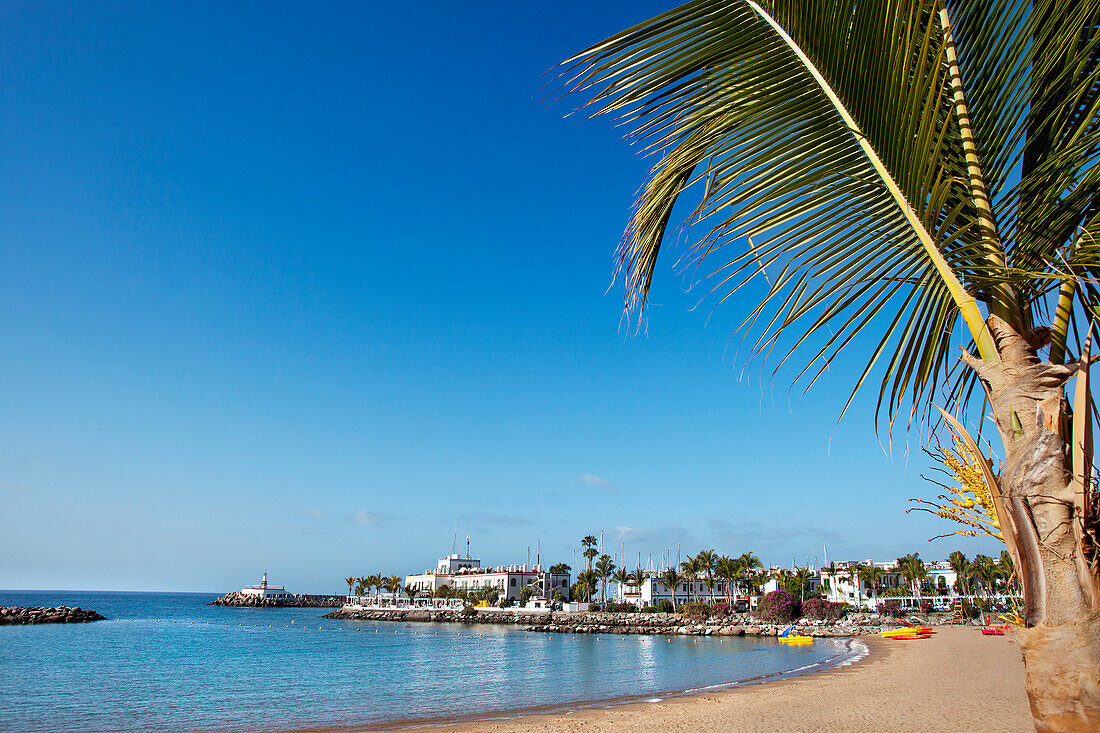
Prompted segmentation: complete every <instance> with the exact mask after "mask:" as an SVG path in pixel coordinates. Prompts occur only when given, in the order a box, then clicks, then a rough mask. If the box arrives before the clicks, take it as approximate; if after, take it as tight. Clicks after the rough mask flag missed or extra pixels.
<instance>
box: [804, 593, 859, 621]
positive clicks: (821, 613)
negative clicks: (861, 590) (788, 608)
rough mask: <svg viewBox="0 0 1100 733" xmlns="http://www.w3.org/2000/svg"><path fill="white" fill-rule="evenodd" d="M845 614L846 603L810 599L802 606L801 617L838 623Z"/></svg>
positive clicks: (846, 610)
mask: <svg viewBox="0 0 1100 733" xmlns="http://www.w3.org/2000/svg"><path fill="white" fill-rule="evenodd" d="M847 613H848V604H847V603H833V602H832V601H826V600H825V599H824V598H811V599H810V600H808V601H806V602H805V603H803V604H802V615H803V616H805V617H806V618H809V619H822V620H825V621H839V620H840V619H842V618H844V616H845V614H847Z"/></svg>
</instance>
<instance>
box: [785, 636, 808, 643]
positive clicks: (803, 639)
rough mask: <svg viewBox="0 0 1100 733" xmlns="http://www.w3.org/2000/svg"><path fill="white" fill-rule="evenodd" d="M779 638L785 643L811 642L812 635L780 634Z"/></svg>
mask: <svg viewBox="0 0 1100 733" xmlns="http://www.w3.org/2000/svg"><path fill="white" fill-rule="evenodd" d="M779 640H780V641H782V642H785V643H787V644H813V643H814V638H813V637H812V636H781V637H779Z"/></svg>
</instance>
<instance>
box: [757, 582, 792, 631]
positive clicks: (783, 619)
mask: <svg viewBox="0 0 1100 733" xmlns="http://www.w3.org/2000/svg"><path fill="white" fill-rule="evenodd" d="M799 611H800V608H799V602H798V598H796V597H795V596H794V595H792V594H791V593H788V592H787V591H785V590H773V591H772V592H771V593H767V594H765V595H764V597H763V598H761V599H760V604H759V605H758V606H757V607H756V612H755V614H754V615H755V616H756V617H757V618H759V619H761V620H762V621H766V622H768V623H773V624H786V623H790V622H791V621H794V620H795V619H796V618H798V614H799Z"/></svg>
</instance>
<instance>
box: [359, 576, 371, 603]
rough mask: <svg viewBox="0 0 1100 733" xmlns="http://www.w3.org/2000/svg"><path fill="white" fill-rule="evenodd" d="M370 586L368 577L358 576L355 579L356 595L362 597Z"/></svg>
mask: <svg viewBox="0 0 1100 733" xmlns="http://www.w3.org/2000/svg"><path fill="white" fill-rule="evenodd" d="M368 588H370V585H369V584H368V583H367V578H365V577H363V578H356V579H355V595H356V596H358V597H359V598H362V597H363V595H364V594H365V593H366V592H367V589H368Z"/></svg>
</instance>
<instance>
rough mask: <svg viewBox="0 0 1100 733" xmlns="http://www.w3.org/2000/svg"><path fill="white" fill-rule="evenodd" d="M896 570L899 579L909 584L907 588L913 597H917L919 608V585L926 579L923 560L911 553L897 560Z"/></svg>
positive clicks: (926, 570)
mask: <svg viewBox="0 0 1100 733" xmlns="http://www.w3.org/2000/svg"><path fill="white" fill-rule="evenodd" d="M898 570H900V571H901V577H903V578H905V580H906V582H908V583H909V587H910V588H912V589H913V590H914V591H915V592H914V593H913V595H915V596H916V597H917V604H918V608H919V604H920V598H921V583H923V582H924V581H925V580H927V579H928V569H927V568H926V567H925V566H924V560H921V559H920V554H919V553H916V552H913V553H910V554H908V555H906V556H905V557H899V558H898Z"/></svg>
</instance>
